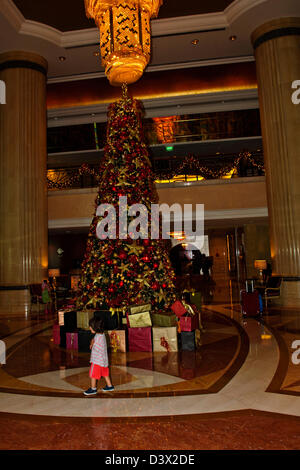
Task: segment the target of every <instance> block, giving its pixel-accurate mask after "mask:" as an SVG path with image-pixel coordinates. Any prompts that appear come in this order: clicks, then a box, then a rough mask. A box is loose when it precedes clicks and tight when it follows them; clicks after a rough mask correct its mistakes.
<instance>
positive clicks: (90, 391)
mask: <svg viewBox="0 0 300 470" xmlns="http://www.w3.org/2000/svg"><path fill="white" fill-rule="evenodd" d="M97 392H98V390H97V389H96V388H89V389H88V390H86V391H85V392H83V394H84V395H85V396H86V397H89V396H91V395H97Z"/></svg>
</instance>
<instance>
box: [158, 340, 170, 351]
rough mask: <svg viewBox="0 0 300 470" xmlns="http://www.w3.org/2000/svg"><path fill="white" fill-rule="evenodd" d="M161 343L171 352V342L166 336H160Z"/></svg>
mask: <svg viewBox="0 0 300 470" xmlns="http://www.w3.org/2000/svg"><path fill="white" fill-rule="evenodd" d="M160 345H161V346H162V347H163V348H166V350H167V351H168V352H170V351H171V350H170V346H169V343H168V341H167V340H166V338H165V337H164V336H163V337H162V338H160Z"/></svg>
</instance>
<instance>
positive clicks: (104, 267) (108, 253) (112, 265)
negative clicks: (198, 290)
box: [77, 87, 176, 310]
mask: <svg viewBox="0 0 300 470" xmlns="http://www.w3.org/2000/svg"><path fill="white" fill-rule="evenodd" d="M141 116H142V109H141V106H140V104H139V102H138V101H137V100H134V99H132V98H131V97H129V95H128V92H127V88H126V87H123V94H122V98H121V99H120V100H118V101H116V102H115V103H113V104H111V105H110V107H109V109H108V125H107V143H106V147H105V149H104V150H105V152H104V159H103V161H102V164H101V172H100V174H101V179H100V180H99V191H98V195H97V198H96V203H95V206H96V207H95V213H94V217H93V220H92V223H91V227H90V231H89V235H88V240H87V246H86V253H85V256H84V260H83V264H82V278H81V282H80V295H79V297H78V302H77V303H78V307H79V308H101V306H102V305H104V304H106V305H107V306H108V307H109V308H110V309H112V310H114V309H116V310H117V309H123V310H124V309H127V308H128V307H129V306H132V305H138V304H143V303H151V304H152V309H153V310H167V309H168V308H169V307H170V306H171V305H172V303H173V302H174V300H176V293H175V288H174V280H175V275H174V272H173V269H172V266H171V263H170V260H169V255H168V247H167V245H166V240H163V239H162V236H161V231H160V230H159V229H158V226H157V220H156V223H153V220H150V219H151V212H152V207H153V206H152V205H153V204H154V205H155V204H156V205H157V203H158V195H157V192H156V188H155V183H154V177H153V172H152V168H151V162H150V160H149V156H148V151H147V147H146V145H145V143H144V141H143V132H142V118H141ZM136 204H139V206H136ZM137 209H139V210H137ZM124 214H125V215H124ZM145 221H147V222H148V225H147V226H146V225H145V223H144V222H145ZM151 223H152V228H154V232H155V234H156V235H157V233H158V234H159V235H158V236H156V237H153V232H151Z"/></svg>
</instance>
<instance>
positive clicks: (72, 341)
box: [66, 333, 78, 349]
mask: <svg viewBox="0 0 300 470" xmlns="http://www.w3.org/2000/svg"><path fill="white" fill-rule="evenodd" d="M66 340H67V349H78V333H67V335H66Z"/></svg>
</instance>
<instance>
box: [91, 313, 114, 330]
mask: <svg viewBox="0 0 300 470" xmlns="http://www.w3.org/2000/svg"><path fill="white" fill-rule="evenodd" d="M94 317H95V318H101V319H103V321H104V329H105V330H106V331H109V330H117V329H118V328H119V315H118V313H117V312H115V313H112V312H111V311H110V310H95V311H94Z"/></svg>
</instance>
